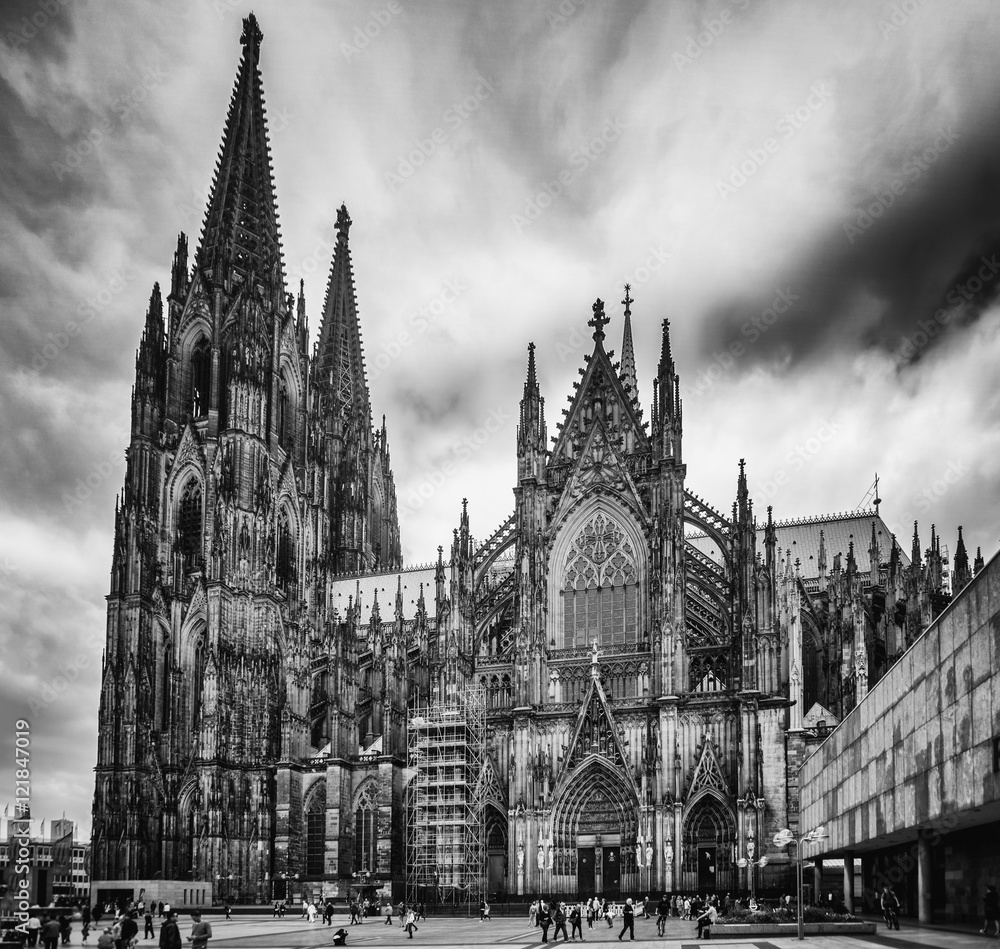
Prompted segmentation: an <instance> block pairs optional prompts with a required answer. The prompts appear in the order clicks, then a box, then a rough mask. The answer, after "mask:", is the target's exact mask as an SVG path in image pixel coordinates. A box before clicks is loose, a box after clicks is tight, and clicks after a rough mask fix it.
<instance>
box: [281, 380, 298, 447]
mask: <svg viewBox="0 0 1000 949" xmlns="http://www.w3.org/2000/svg"><path fill="white" fill-rule="evenodd" d="M294 429H295V422H294V412H293V410H292V400H291V396H289V394H288V383H287V382H285V379H284V377H282V379H281V381H280V382H279V383H278V444H279V445H281V447H282V448H284V449H285V450H286V451H288V450H290V449H291V447H292V441H293V438H292V435H293V432H294Z"/></svg>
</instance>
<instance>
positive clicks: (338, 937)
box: [333, 927, 347, 946]
mask: <svg viewBox="0 0 1000 949" xmlns="http://www.w3.org/2000/svg"><path fill="white" fill-rule="evenodd" d="M333 944H334V945H335V946H346V945H347V930H346V929H344V928H343V927H341V928H340V929H338V930H337V931H336V932H335V933H334V934H333Z"/></svg>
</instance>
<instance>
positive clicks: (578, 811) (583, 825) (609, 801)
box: [552, 755, 639, 851]
mask: <svg viewBox="0 0 1000 949" xmlns="http://www.w3.org/2000/svg"><path fill="white" fill-rule="evenodd" d="M638 826H639V799H638V797H637V796H636V793H635V789H634V788H633V787H632V786H631V785H630V784H629V783H628V782H627V781H626V779H625V778H624V777H623V776H622V774H621V772H620V771H618V769H616V768H615V767H614V766H613V765H612V764H611V762H610V761H608V760H607V759H605V758H602V757H600V756H598V755H592V756H590V758H588V759H587V760H585V761H584V763H583V765H582V766H581V767H580V768H578V769H577V770H576V772H575V774H574V775H573V777H572V778H571V779H570V780H569V782H568V783H567V785H566V787H565V788H564V789H563V790H562V792H561V793H560V794H559V796H558V799H557V800H556V802H555V805H554V806H553V808H552V836H553V842H554V844H555V847H556V848H557V851H558V849H559V848H568V849H575V848H576V846H577V841H578V840H579V837H580V835H581V834H584V835H586V834H598V833H600V834H602V835H603V836H605V837H608V838H613V837H614V836H615V835H620V839H621V843H622V846H623V847H624V846H625V845H626V844H630V843H631V842H632V840H633V839H634V838H635V836H636V833H637V829H638Z"/></svg>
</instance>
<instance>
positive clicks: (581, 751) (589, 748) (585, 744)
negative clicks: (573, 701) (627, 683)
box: [566, 678, 629, 773]
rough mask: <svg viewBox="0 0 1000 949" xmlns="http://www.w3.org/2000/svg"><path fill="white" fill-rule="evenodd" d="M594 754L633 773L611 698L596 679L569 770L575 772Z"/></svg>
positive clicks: (583, 711)
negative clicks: (630, 769)
mask: <svg viewBox="0 0 1000 949" xmlns="http://www.w3.org/2000/svg"><path fill="white" fill-rule="evenodd" d="M591 755H599V756H601V757H602V758H606V759H607V760H608V761H609V762H610V763H611V764H613V765H614V766H615V767H616V768H618V769H621V770H623V771H624V772H625V773H629V769H628V767H627V766H626V761H625V754H624V752H623V751H622V747H621V741H620V739H619V737H618V729H617V727H616V725H615V722H614V717H613V716H612V714H611V709H610V708H609V706H608V700H607V697H606V696H605V695H604V690H603V689H602V688H601V684H600V682H598V680H597V679H593V678H592V679H591V680H590V686H589V690H588V693H587V696H586V697H585V698H584V701H583V705H582V707H581V709H580V714H579V716H578V718H577V723H576V730H575V732H574V733H573V740H572V742H571V743H570V748H569V755H568V757H567V759H566V761H567V770H568V771H572V770H573V769H574V768H576V767H578V766H579V765H580V763H581V762H583V760H584V759H586V758H588V757H589V756H591Z"/></svg>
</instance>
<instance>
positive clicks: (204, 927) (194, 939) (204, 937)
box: [188, 910, 212, 949]
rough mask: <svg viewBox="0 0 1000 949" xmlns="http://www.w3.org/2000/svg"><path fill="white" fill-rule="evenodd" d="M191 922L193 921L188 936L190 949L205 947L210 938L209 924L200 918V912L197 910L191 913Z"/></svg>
mask: <svg viewBox="0 0 1000 949" xmlns="http://www.w3.org/2000/svg"><path fill="white" fill-rule="evenodd" d="M191 922H192V923H193V925H192V927H191V935H190V936H188V940H189V941H190V943H191V949H206V947H207V946H208V940H209V939H211V938H212V926H211V924H210V923H208V922H206V921H203V920H202V918H201V913H200V912H199V911H198V910H195V911H194V912H193V913H191Z"/></svg>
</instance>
